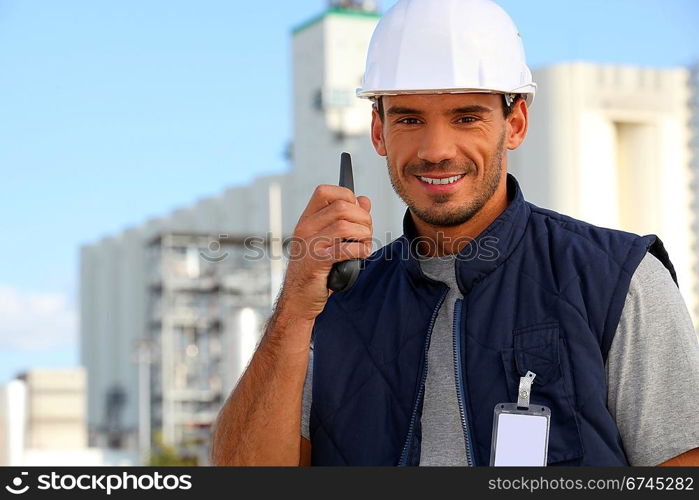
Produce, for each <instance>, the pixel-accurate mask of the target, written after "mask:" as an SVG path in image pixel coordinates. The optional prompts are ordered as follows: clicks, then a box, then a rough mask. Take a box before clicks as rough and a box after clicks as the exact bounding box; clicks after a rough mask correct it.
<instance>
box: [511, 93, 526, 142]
mask: <svg viewBox="0 0 699 500" xmlns="http://www.w3.org/2000/svg"><path fill="white" fill-rule="evenodd" d="M512 106H513V107H512V112H511V113H510V115H509V116H508V117H507V118H506V121H507V149H517V148H518V147H519V146H520V145H521V144H522V142H524V138H525V137H526V135H527V127H528V125H529V110H528V109H527V103H526V102H524V99H522V98H520V99H517V100H516V101H515V103H514V104H513V105H512Z"/></svg>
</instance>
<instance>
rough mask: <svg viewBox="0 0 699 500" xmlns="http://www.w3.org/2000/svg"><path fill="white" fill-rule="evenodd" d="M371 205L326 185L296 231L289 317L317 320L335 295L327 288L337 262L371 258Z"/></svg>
mask: <svg viewBox="0 0 699 500" xmlns="http://www.w3.org/2000/svg"><path fill="white" fill-rule="evenodd" d="M370 210H371V201H370V200H369V198H367V197H366V196H358V197H355V195H354V193H352V191H351V190H349V189H347V188H344V187H340V186H331V185H327V184H322V185H320V186H318V187H317V188H316V189H315V191H314V192H313V196H312V197H311V199H310V201H309V202H308V205H307V206H306V209H305V210H304V212H303V213H302V214H301V217H300V218H299V221H298V223H297V225H296V228H295V230H294V234H293V237H292V239H291V243H290V248H289V264H288V266H287V270H286V276H285V278H284V284H283V287H282V291H281V294H280V298H279V302H278V306H279V307H281V308H283V310H284V313H285V314H284V315H285V316H287V315H290V316H294V317H298V318H300V319H304V320H315V318H316V317H317V316H318V315H319V314H320V313H321V312H322V310H323V308H324V307H325V303H326V302H327V300H328V297H329V296H330V294H332V293H333V292H332V291H331V290H329V289H328V287H327V280H328V274H329V273H330V269H331V268H332V265H333V264H334V263H335V262H339V261H343V260H348V259H354V258H359V259H361V258H366V257H368V256H369V255H370V254H371V249H372V241H371V237H372V231H373V227H372V220H371V215H370V214H369V212H370Z"/></svg>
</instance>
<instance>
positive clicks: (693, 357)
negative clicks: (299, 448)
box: [301, 254, 699, 466]
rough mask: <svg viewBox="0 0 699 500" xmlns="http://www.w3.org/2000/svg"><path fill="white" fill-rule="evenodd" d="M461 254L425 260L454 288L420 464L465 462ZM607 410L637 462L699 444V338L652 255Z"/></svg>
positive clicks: (630, 313)
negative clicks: (457, 343)
mask: <svg viewBox="0 0 699 500" xmlns="http://www.w3.org/2000/svg"><path fill="white" fill-rule="evenodd" d="M453 257H454V256H446V257H435V258H432V259H425V260H423V261H422V262H421V266H422V269H423V272H424V273H425V274H427V275H428V276H430V277H432V278H434V279H437V280H439V281H442V282H444V283H446V284H447V285H449V288H450V290H449V293H448V295H447V297H446V299H445V301H444V303H443V304H442V307H441V308H440V310H439V312H438V315H437V320H436V322H435V325H434V329H433V331H432V338H431V341H430V347H429V350H428V364H427V367H428V369H427V379H426V382H425V401H424V405H423V414H422V429H423V430H422V433H423V434H422V444H421V456H420V465H465V464H466V456H465V443H464V435H463V431H462V426H461V420H460V413H459V408H458V404H457V399H456V383H455V376H454V360H453V356H452V348H453V347H452V342H453V338H452V337H453V336H452V323H451V322H452V317H453V314H454V303H455V302H456V300H457V299H458V298H461V297H462V295H461V293H460V291H459V289H458V286H457V284H456V275H455V269H454V259H453ZM606 368H607V389H608V398H607V407H608V409H609V412H610V413H611V415H612V416H613V417H614V419H615V421H616V424H617V427H618V428H619V432H620V435H621V439H622V443H623V445H624V450H625V452H626V455H627V458H628V459H629V462H630V464H631V465H634V466H649V465H657V464H659V463H661V462H664V461H665V460H668V459H670V458H672V457H674V456H677V455H680V454H682V453H684V452H685V451H688V450H691V449H693V448H697V447H699V342H698V341H697V336H696V333H695V330H694V327H693V325H692V321H691V319H690V316H689V312H688V311H687V307H686V305H685V303H684V301H683V299H682V296H681V295H680V292H679V290H678V288H677V286H676V285H675V283H674V282H673V281H672V277H671V276H670V273H669V272H668V271H667V269H665V266H663V264H662V263H661V262H660V261H659V260H658V259H656V258H655V257H654V256H653V255H651V254H647V255H646V256H645V257H644V258H643V260H642V261H641V263H640V264H639V266H638V268H637V269H636V272H635V273H634V275H633V276H632V278H631V283H630V286H629V291H628V294H627V297H626V301H625V303H624V308H623V311H622V315H621V319H620V321H619V325H618V326H617V330H616V333H615V336H614V340H613V341H612V345H611V348H610V351H609V355H608V357H607V365H606ZM312 373H313V351H312V350H311V356H310V358H309V365H308V370H307V373H306V382H305V384H304V391H303V404H302V415H301V435H302V436H303V437H305V438H307V439H308V438H309V430H308V420H309V414H310V407H311V385H312Z"/></svg>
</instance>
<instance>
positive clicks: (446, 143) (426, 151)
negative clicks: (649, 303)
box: [417, 123, 456, 163]
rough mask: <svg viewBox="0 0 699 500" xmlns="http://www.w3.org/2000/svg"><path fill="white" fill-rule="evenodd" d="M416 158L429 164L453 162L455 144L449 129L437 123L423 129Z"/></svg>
mask: <svg viewBox="0 0 699 500" xmlns="http://www.w3.org/2000/svg"><path fill="white" fill-rule="evenodd" d="M417 156H418V158H420V159H421V160H423V161H425V162H429V163H440V162H442V161H444V160H453V159H454V158H455V157H456V143H455V141H454V138H453V137H452V134H451V131H450V130H449V127H448V126H445V125H443V124H437V123H433V124H430V125H428V126H427V127H425V128H424V131H423V134H422V137H421V138H420V147H419V149H418V152H417Z"/></svg>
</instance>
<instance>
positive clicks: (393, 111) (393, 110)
mask: <svg viewBox="0 0 699 500" xmlns="http://www.w3.org/2000/svg"><path fill="white" fill-rule="evenodd" d="M386 114H387V115H421V114H422V111H420V110H419V109H414V108H405V107H402V106H391V107H390V108H388V110H387V111H386Z"/></svg>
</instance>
